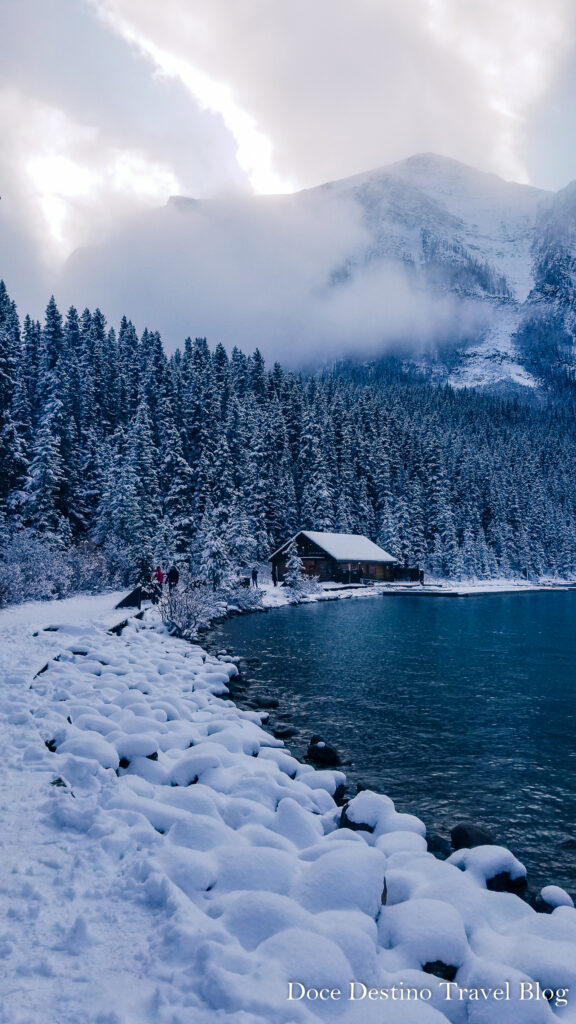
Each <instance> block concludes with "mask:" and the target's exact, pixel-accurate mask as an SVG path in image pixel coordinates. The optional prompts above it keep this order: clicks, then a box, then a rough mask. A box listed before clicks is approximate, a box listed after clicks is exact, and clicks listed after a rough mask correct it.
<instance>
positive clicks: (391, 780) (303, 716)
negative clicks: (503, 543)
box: [212, 591, 576, 895]
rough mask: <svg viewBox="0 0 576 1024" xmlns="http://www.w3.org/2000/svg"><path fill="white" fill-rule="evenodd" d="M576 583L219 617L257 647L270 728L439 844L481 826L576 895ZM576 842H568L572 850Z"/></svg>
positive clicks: (256, 685)
mask: <svg viewBox="0 0 576 1024" xmlns="http://www.w3.org/2000/svg"><path fill="white" fill-rule="evenodd" d="M575 626H576V591H572V592H570V591H569V592H532V593H530V592H527V593H516V594H497V595H477V596H473V597H466V598H448V597H446V598H428V597H424V596H421V597H418V596H414V597H394V596H386V597H374V598H369V599H368V598H367V599H364V600H347V601H335V602H330V603H320V604H313V605H302V606H299V607H289V608H280V609H277V610H274V611H271V612H269V613H268V614H258V615H247V616H243V617H240V618H236V619H232V620H230V621H229V622H226V623H225V624H224V625H223V626H221V627H219V628H218V629H217V630H216V631H214V634H213V636H212V641H213V643H216V644H217V645H218V646H219V647H228V648H230V649H232V650H233V652H234V653H235V654H239V655H243V656H245V657H247V658H251V657H256V658H258V659H259V664H258V665H257V666H256V667H254V668H251V669H250V671H249V672H248V678H249V680H250V681H251V685H250V689H249V696H248V699H250V696H251V695H258V694H262V693H268V694H272V695H273V696H275V697H277V698H278V699H279V702H280V707H279V708H278V709H277V711H273V712H272V713H271V719H270V724H271V726H275V725H280V724H282V725H287V724H289V725H293V726H295V727H296V729H297V734H296V736H295V737H294V738H293V739H291V740H287V741H286V745H287V746H288V747H289V749H291V750H292V752H293V753H294V754H295V755H296V756H298V757H302V756H303V754H304V753H305V752H306V747H307V744H308V740H309V738H310V735H311V734H312V733H314V732H318V733H320V734H321V735H322V736H323V738H324V739H325V740H326V741H327V742H328V743H330V744H332V745H333V746H335V747H336V748H337V749H338V751H339V752H340V755H341V757H342V760H343V761H345V762H350V764H348V765H346V766H345V767H344V771H345V772H346V774H347V777H348V780H349V792H350V793H351V794H353V793H354V792H355V791H356V787H355V783H356V782H358V781H361V782H362V783H364V784H365V785H368V786H370V787H371V788H376V789H378V790H379V791H380V792H384V793H387V794H388V795H389V796H391V797H392V798H393V799H394V801H395V803H396V806H397V809H398V810H401V811H410V812H412V813H414V814H417V815H418V816H419V817H421V818H422V819H423V820H424V821H425V823H426V825H427V827H428V829H429V831H433V832H436V833H439V834H441V835H444V836H445V837H447V838H449V832H450V828H451V827H452V826H453V825H454V824H456V823H457V822H458V821H461V820H469V821H473V822H475V823H477V824H481V825H483V826H486V827H488V828H490V829H491V830H492V831H493V832H494V833H495V835H496V837H497V840H498V841H499V842H501V843H502V844H503V845H505V846H508V847H509V848H510V849H512V850H513V851H514V853H515V854H516V855H517V856H519V857H520V859H521V860H523V862H524V863H525V864H526V866H527V867H528V870H529V876H530V879H531V881H532V882H533V883H535V884H540V885H541V884H545V883H555V884H558V885H562V886H564V887H565V888H567V889H568V890H569V891H570V892H571V893H572V894H573V895H574V893H575V892H576V850H569V849H566V848H563V847H562V845H561V844H562V843H564V842H565V841H566V840H567V839H569V838H573V839H574V838H576V728H575V727H576V628H575ZM575 845H576V844H575Z"/></svg>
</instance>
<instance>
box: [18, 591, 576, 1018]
mask: <svg viewBox="0 0 576 1024" xmlns="http://www.w3.org/2000/svg"><path fill="white" fill-rule="evenodd" d="M113 603H114V597H110V596H109V597H107V598H99V599H93V604H92V606H91V607H89V606H86V607H85V608H84V609H83V611H81V612H80V610H79V609H80V606H79V605H77V606H76V608H74V606H73V605H72V604H69V603H68V602H60V603H57V604H53V605H50V606H41V607H42V608H43V609H44V611H43V612H42V613H40V611H39V609H38V608H37V607H36V610H35V608H34V606H26V607H27V609H28V611H25V610H24V609H20V610H18V609H14V610H8V611H7V612H2V613H0V639H1V640H2V641H3V642H5V643H4V646H3V649H4V650H5V651H7V652H9V653H8V655H7V656H6V657H5V662H4V669H3V673H2V682H1V685H0V721H1V730H2V736H3V758H2V786H1V794H2V796H1V827H0V857H1V873H0V888H1V890H2V900H1V903H0V972H1V975H2V977H1V981H0V1021H1V1022H2V1024H40V1022H49V1024H218V1022H229V1024H276V1022H278V1024H318V1021H334V1022H342V1024H376V1022H378V1024H382V1022H383V1021H384V1022H387V1024H396V1022H400V1024H442V1022H447V1021H450V1022H453V1024H546V1022H553V1021H555V1020H558V1021H563V1022H566V1024H570V1022H576V955H575V954H576V910H575V909H574V908H573V907H572V906H571V905H570V902H571V901H570V900H569V897H567V896H566V894H563V893H562V891H561V890H555V889H554V888H552V890H551V891H549V892H548V893H547V897H548V900H549V902H550V903H552V904H557V905H556V908H555V909H554V910H553V912H552V913H550V914H538V913H536V912H535V911H534V910H533V909H532V908H531V907H529V906H528V905H527V904H526V903H524V902H523V901H522V900H521V899H520V898H519V897H518V896H516V895H514V894H512V893H509V892H496V891H491V889H489V888H487V883H488V882H489V880H490V879H493V878H494V877H495V876H496V875H499V874H502V873H507V874H508V876H509V878H510V879H511V880H512V881H514V880H517V879H518V878H520V877H521V876H522V875H523V873H524V869H523V867H522V865H521V864H520V863H519V862H518V861H517V860H516V859H515V858H514V857H513V856H512V855H511V854H510V853H509V852H508V851H506V850H504V849H502V848H500V847H496V846H489V847H477V848H475V849H473V850H461V851H459V852H457V853H455V854H453V855H452V856H451V857H450V858H449V859H448V860H447V861H441V860H437V859H436V858H435V857H433V856H432V855H431V854H430V853H428V851H427V848H426V840H425V827H424V825H423V823H422V822H421V821H419V820H418V819H417V818H415V817H413V816H411V815H407V814H402V813H398V812H397V811H396V809H395V808H394V805H393V803H392V801H391V800H390V799H388V798H387V797H385V796H381V795H377V794H374V793H370V792H363V793H360V794H359V795H358V796H356V797H354V799H352V800H351V801H350V802H349V803H348V804H347V806H346V808H345V810H344V812H343V810H342V808H341V807H338V806H337V805H336V803H335V802H334V799H333V794H334V793H335V792H336V789H337V787H338V786H339V785H341V784H342V783H343V781H344V775H343V773H342V772H339V771H316V770H314V769H312V768H311V767H310V766H307V765H303V764H301V763H299V762H298V761H296V760H295V759H294V758H293V757H292V756H291V755H290V753H289V751H288V750H287V749H286V748H285V747H284V745H283V744H282V742H281V741H280V740H277V739H275V738H274V737H273V736H271V735H270V734H269V733H267V732H266V731H265V730H264V729H263V728H262V727H261V721H262V717H263V714H262V713H259V712H255V711H243V710H240V709H239V708H237V707H236V706H235V705H234V704H233V703H232V702H231V701H230V700H229V699H228V698H227V684H228V682H229V680H230V678H231V677H232V676H233V675H234V674H235V673H236V671H237V670H236V666H235V665H234V663H233V661H232V660H231V659H230V658H224V659H218V658H215V657H211V656H209V655H207V654H206V653H205V652H204V651H203V650H202V649H201V648H200V647H198V646H195V645H192V644H189V643H186V642H185V641H182V640H177V639H174V638H172V637H170V636H168V635H167V634H166V632H165V631H164V630H163V627H162V626H161V624H160V622H159V621H158V619H157V617H156V613H155V612H153V611H147V612H146V613H145V616H144V619H143V620H142V621H139V620H137V619H131V620H130V622H129V624H128V626H127V628H125V629H124V630H123V631H122V632H121V634H120V635H116V634H114V633H111V632H110V631H109V627H110V625H111V624H112V622H113V620H114V616H113V612H112V607H113ZM119 617H120V616H119V613H116V621H118V619H119ZM33 620H34V621H33ZM46 626H58V627H59V628H58V629H57V630H56V629H50V630H48V631H44V629H45V627H46ZM37 631H38V635H37V636H34V633H36V632H37ZM290 983H292V984H291V986H290ZM290 994H292V997H293V998H292V999H290V998H289V996H290ZM300 996H301V997H302V998H300ZM321 996H322V997H324V998H321Z"/></svg>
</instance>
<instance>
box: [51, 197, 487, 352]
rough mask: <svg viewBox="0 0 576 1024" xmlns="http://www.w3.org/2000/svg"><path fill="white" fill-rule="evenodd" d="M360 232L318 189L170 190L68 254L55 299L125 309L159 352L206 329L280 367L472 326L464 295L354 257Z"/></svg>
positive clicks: (433, 338) (344, 207)
mask: <svg viewBox="0 0 576 1024" xmlns="http://www.w3.org/2000/svg"><path fill="white" fill-rule="evenodd" d="M369 243H370V237H369V235H368V232H367V230H366V228H365V227H364V224H363V221H362V215H361V211H360V209H359V207H358V206H357V205H356V204H355V203H354V202H353V201H351V200H349V201H348V200H343V199H342V197H341V196H340V197H338V198H334V197H332V196H331V195H330V194H329V193H322V192H315V193H310V194H301V195H300V196H299V197H293V196H278V197H260V198H258V199H250V198H245V197H241V196H227V197H222V198H220V199H218V200H213V201H208V202H203V203H195V202H194V201H192V200H180V199H176V200H172V201H171V202H170V203H169V204H168V206H167V207H166V208H163V209H161V210H157V211H155V212H154V213H151V214H147V215H145V216H140V217H138V218H134V219H133V220H131V221H130V222H128V223H123V224H122V226H121V227H120V228H119V230H118V231H117V232H116V233H114V234H113V235H112V236H111V237H109V239H108V240H107V241H106V242H105V243H103V244H101V245H98V246H94V247H91V248H88V249H84V250H81V251H79V252H77V253H75V254H74V255H73V257H71V259H70V260H69V261H68V263H67V265H66V267H65V268H64V271H63V273H62V275H61V277H60V279H59V281H58V282H57V285H56V291H57V298H58V301H59V302H60V303H61V304H63V305H64V304H68V303H74V304H75V305H78V306H79V307H83V306H85V305H88V306H90V307H94V306H97V305H98V306H100V307H101V308H102V309H103V311H104V312H105V313H106V315H107V316H108V317H109V318H110V320H111V322H113V323H116V322H117V321H118V319H119V318H120V317H121V316H122V315H123V314H126V315H127V316H129V317H130V318H132V319H133V320H134V322H135V323H136V325H137V327H138V328H139V329H140V330H141V329H142V328H143V327H144V326H148V327H150V328H153V329H157V330H159V331H160V332H161V334H162V336H163V338H164V341H165V344H166V346H167V348H168V350H169V351H173V350H174V349H175V348H176V347H177V346H178V345H181V344H182V343H183V341H184V339H185V338H186V336H188V335H190V336H191V337H197V336H202V337H204V336H206V337H207V338H208V340H209V342H210V344H212V345H215V344H217V343H218V342H222V343H223V344H224V345H225V346H226V347H227V348H228V349H231V348H232V346H234V345H238V346H239V347H241V348H243V349H244V350H246V351H252V350H253V349H254V348H255V347H256V346H258V347H259V348H260V349H261V351H262V352H263V354H264V355H265V356H266V358H267V359H279V360H281V361H282V362H283V363H284V364H287V365H292V366H302V365H307V364H310V363H314V362H317V361H319V360H323V359H327V358H334V357H337V356H346V355H349V354H360V355H368V354H373V353H377V352H380V351H383V350H384V349H385V348H386V347H389V346H391V345H397V344H400V345H405V346H409V347H410V348H413V347H426V346H431V345H437V344H439V343H440V344H441V343H448V342H450V341H453V340H454V339H455V338H457V339H460V338H462V337H465V336H466V335H467V334H468V333H469V332H471V331H474V332H475V331H477V330H478V327H479V325H480V320H479V317H480V314H479V312H478V310H477V309H476V308H475V307H474V306H473V305H471V304H463V303H458V302H457V301H456V299H454V298H453V297H450V296H443V297H433V296H431V295H429V294H427V293H426V292H424V291H423V290H422V289H421V288H418V287H417V285H416V283H415V281H414V280H413V279H412V278H411V276H410V273H409V271H408V270H407V269H406V268H404V267H403V266H402V265H401V264H400V263H394V262H392V261H390V260H388V261H384V260H377V261H372V262H366V257H365V254H366V252H367V251H368V249H369Z"/></svg>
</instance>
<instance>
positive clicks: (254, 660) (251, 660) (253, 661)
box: [242, 658, 260, 668]
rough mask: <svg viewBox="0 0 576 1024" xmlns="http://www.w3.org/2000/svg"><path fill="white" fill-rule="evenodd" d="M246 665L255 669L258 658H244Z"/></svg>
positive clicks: (258, 661)
mask: <svg viewBox="0 0 576 1024" xmlns="http://www.w3.org/2000/svg"><path fill="white" fill-rule="evenodd" d="M242 660H244V659H242ZM246 664H247V665H248V666H249V667H250V668H256V666H257V665H259V664H260V658H246Z"/></svg>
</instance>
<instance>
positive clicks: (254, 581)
mask: <svg viewBox="0 0 576 1024" xmlns="http://www.w3.org/2000/svg"><path fill="white" fill-rule="evenodd" d="M252 586H253V587H257V586H258V569H252Z"/></svg>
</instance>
